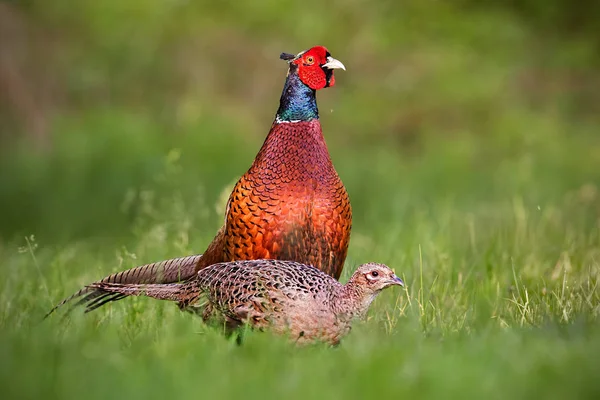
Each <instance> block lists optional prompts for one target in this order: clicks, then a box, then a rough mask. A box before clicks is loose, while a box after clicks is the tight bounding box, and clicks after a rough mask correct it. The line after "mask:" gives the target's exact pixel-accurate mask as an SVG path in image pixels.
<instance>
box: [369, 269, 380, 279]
mask: <svg viewBox="0 0 600 400" xmlns="http://www.w3.org/2000/svg"><path fill="white" fill-rule="evenodd" d="M371 276H372V277H374V278H377V277H378V276H379V272H377V271H373V272H371Z"/></svg>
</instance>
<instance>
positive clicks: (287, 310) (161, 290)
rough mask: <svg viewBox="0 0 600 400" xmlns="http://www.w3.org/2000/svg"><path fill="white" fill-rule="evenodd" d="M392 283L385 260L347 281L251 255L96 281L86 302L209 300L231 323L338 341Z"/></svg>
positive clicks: (186, 303)
mask: <svg viewBox="0 0 600 400" xmlns="http://www.w3.org/2000/svg"><path fill="white" fill-rule="evenodd" d="M392 285H400V286H403V285H404V284H403V282H402V280H400V278H398V277H397V276H396V275H395V274H394V272H393V271H392V270H391V269H389V268H388V267H387V266H385V265H383V264H376V263H368V264H363V265H361V266H359V267H358V269H357V270H356V272H355V273H354V275H352V277H351V278H350V280H349V281H348V283H347V284H345V285H342V284H341V283H339V282H338V281H336V280H335V279H333V278H332V277H331V276H329V275H327V274H325V273H323V272H321V271H319V270H318V269H316V268H313V267H311V266H308V265H305V264H301V263H297V262H291V261H277V260H249V261H235V262H228V263H219V264H214V265H211V266H209V267H207V268H204V269H202V270H201V271H199V272H198V273H197V275H196V276H195V277H194V278H192V279H190V280H188V281H186V282H183V283H172V284H150V285H123V284H118V283H117V284H115V283H94V284H91V285H89V286H88V287H87V288H88V290H90V291H91V292H90V293H89V294H88V295H87V296H86V297H84V298H83V300H82V301H80V303H85V304H86V305H87V309H88V311H89V310H92V309H94V308H96V307H97V306H98V302H97V300H98V299H103V300H104V301H106V300H108V301H110V300H111V298H114V297H117V298H118V297H119V296H131V295H134V296H149V297H153V298H156V299H162V300H172V301H177V302H178V303H179V305H180V306H181V307H182V308H191V307H194V306H197V305H198V304H206V302H207V303H208V304H207V306H208V307H210V308H212V309H214V310H215V311H217V314H218V315H219V316H221V317H222V318H224V320H225V322H226V324H227V327H229V328H230V329H233V328H236V327H238V326H240V325H242V324H244V323H247V324H249V325H251V326H252V327H254V328H259V329H263V328H268V329H272V330H273V331H274V332H276V333H280V334H289V335H290V337H291V338H292V339H293V340H295V341H298V342H300V343H302V342H308V341H322V342H327V343H331V344H336V343H338V342H339V340H340V338H341V337H342V336H344V335H345V334H346V333H347V332H348V331H349V330H350V326H351V323H352V320H353V319H355V318H360V317H362V316H363V315H364V314H365V313H366V312H367V310H368V308H369V306H370V304H371V302H372V301H373V300H374V299H375V297H376V296H377V294H379V293H380V292H381V291H382V290H383V289H385V288H386V287H389V286H392ZM204 300H205V301H204ZM201 311H202V310H201Z"/></svg>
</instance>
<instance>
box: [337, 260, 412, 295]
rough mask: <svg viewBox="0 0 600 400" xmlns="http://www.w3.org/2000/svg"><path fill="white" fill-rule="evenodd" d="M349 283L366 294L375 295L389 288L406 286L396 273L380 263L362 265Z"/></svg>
mask: <svg viewBox="0 0 600 400" xmlns="http://www.w3.org/2000/svg"><path fill="white" fill-rule="evenodd" d="M348 283H352V284H353V285H356V286H358V287H360V288H361V289H362V290H363V292H364V293H374V294H376V293H379V292H380V291H382V290H383V289H385V288H387V287H389V286H393V285H398V286H404V282H403V281H402V279H400V278H398V277H397V276H396V274H394V271H392V270H391V269H390V268H389V267H388V266H387V265H384V264H378V263H367V264H362V265H361V266H360V267H358V269H357V270H356V272H354V275H352V278H350V282H348Z"/></svg>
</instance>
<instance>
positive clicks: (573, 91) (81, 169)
mask: <svg viewBox="0 0 600 400" xmlns="http://www.w3.org/2000/svg"><path fill="white" fill-rule="evenodd" d="M594 7H595V6H593V7H592V8H586V9H585V11H581V10H582V9H581V6H580V5H578V4H576V3H571V2H566V1H563V0H553V1H552V2H550V3H547V2H540V1H535V0H532V1H526V2H501V3H499V2H492V1H483V2H472V1H466V0H457V1H452V2H439V1H432V0H427V1H417V0H405V1H377V2H367V1H361V0H355V1H350V2H348V1H343V2H342V1H331V2H327V3H322V2H318V1H316V0H310V1H304V2H297V1H296V2H293V1H271V0H260V1H255V2H241V3H240V2H233V1H220V2H210V1H184V0H153V1H147V0H144V1H142V0H130V1H127V2H122V1H116V0H105V1H101V2H98V1H92V0H79V1H77V2H72V1H67V0H55V1H51V2H50V1H45V0H23V1H16V0H14V1H4V2H2V3H0V88H1V89H2V90H0V106H1V107H0V121H1V122H2V123H0V143H1V150H0V167H1V170H0V190H1V196H0V220H1V221H2V223H1V224H0V236H2V237H4V238H7V239H10V238H12V237H14V236H15V235H24V234H30V233H35V234H38V235H43V237H44V238H45V239H46V240H59V239H61V238H63V239H70V238H74V237H85V236H89V235H104V234H107V235H118V234H125V235H126V234H127V232H129V229H128V228H129V227H130V226H131V223H132V222H133V221H135V219H136V215H138V214H139V212H140V208H141V206H140V205H139V204H138V202H137V201H132V200H126V199H129V198H130V197H127V196H130V195H128V193H132V192H135V193H140V192H143V191H144V190H153V191H154V192H158V193H170V192H172V191H174V192H178V193H179V195H181V197H182V199H183V200H182V201H184V202H185V204H186V205H187V206H188V207H192V208H193V205H194V204H195V201H197V200H196V199H197V198H198V196H199V195H198V193H205V194H204V195H203V196H206V197H207V198H206V199H204V200H202V201H207V202H208V203H209V204H212V202H214V201H217V195H218V194H219V193H220V192H221V190H222V186H223V185H226V184H228V183H229V182H230V181H231V180H233V179H235V177H236V176H239V174H241V173H242V172H243V171H244V170H245V168H247V166H248V165H249V163H250V161H251V160H252V157H253V155H254V154H255V152H256V150H257V149H258V147H259V146H260V143H261V141H262V139H263V138H264V136H265V134H266V132H267V131H268V128H269V126H270V122H271V120H272V118H273V114H274V112H275V110H276V107H277V101H278V98H279V93H280V90H281V86H282V84H283V79H284V76H285V64H283V63H282V62H281V61H279V60H278V58H277V56H278V54H279V53H280V52H281V51H287V52H298V51H300V50H303V49H305V48H308V47H310V46H312V45H315V44H323V45H326V46H327V47H328V48H329V49H330V50H331V52H332V53H333V54H334V55H335V56H336V57H337V58H339V59H341V60H342V61H343V62H344V63H345V64H346V65H347V66H348V71H347V72H340V73H339V74H338V80H337V82H338V84H337V86H336V87H335V88H333V89H330V90H326V91H323V92H322V93H320V94H319V104H320V109H321V115H322V117H323V118H322V121H323V124H324V129H325V134H326V137H327V139H328V141H329V142H330V147H331V151H332V153H333V155H334V157H335V162H336V165H337V166H338V169H339V170H340V173H341V174H342V175H346V176H347V175H348V173H345V174H344V168H352V163H348V162H347V161H346V160H347V159H353V158H356V157H373V158H381V159H382V160H387V161H386V162H388V163H390V164H392V165H398V167H404V168H410V167H411V166H413V167H414V166H416V165H418V163H419V162H421V161H419V158H420V157H425V158H424V160H425V161H422V162H423V163H425V164H427V163H429V164H431V165H432V168H430V171H429V172H427V173H428V174H431V176H432V178H431V179H441V178H440V177H439V176H436V175H435V174H436V173H441V172H442V171H440V170H437V169H436V167H435V165H438V164H437V163H443V162H447V161H444V160H447V159H452V157H454V155H453V154H456V157H457V161H456V162H457V164H456V167H455V168H456V169H455V170H454V173H455V175H452V176H451V178H450V179H449V182H450V183H449V184H448V185H449V187H450V188H454V189H450V190H454V192H456V193H460V190H459V189H458V186H459V183H458V181H457V179H460V176H459V175H457V174H464V173H466V172H467V171H470V168H472V167H473V165H474V164H475V165H477V169H479V170H480V175H481V176H480V180H479V181H478V182H477V185H473V187H472V188H471V190H475V191H476V192H478V190H477V187H487V184H488V183H489V182H490V181H489V180H488V179H486V176H485V175H486V174H488V173H497V171H499V170H500V171H501V170H502V169H503V168H504V169H505V170H506V171H507V172H506V173H507V174H509V175H510V174H516V175H515V176H514V177H511V178H510V179H514V181H515V182H522V183H523V182H524V183H523V185H527V184H529V183H530V179H532V177H533V176H534V175H532V173H531V171H530V169H531V168H534V167H532V165H536V162H537V161H539V160H540V159H544V160H547V162H544V165H548V167H549V168H555V169H557V171H556V172H557V173H561V171H559V170H558V167H556V165H562V164H561V161H560V160H561V159H565V158H566V157H567V155H565V154H564V152H563V150H564V149H565V148H573V150H572V151H575V152H579V151H585V152H589V156H590V157H597V156H598V151H597V146H598V141H597V140H596V137H597V136H598V126H599V123H600V117H599V116H600V94H599V93H600V90H599V89H600V76H599V74H598V73H597V67H598V58H597V54H598V51H597V50H598V37H597V35H596V34H595V30H594V29H593V28H594V27H595V24H596V21H597V19H596V18H595V16H594V11H595V10H596V9H597V7H596V8H594ZM173 149H181V157H180V159H179V160H178V162H179V163H180V166H179V168H180V169H181V170H180V171H179V173H178V175H177V177H174V178H172V179H171V180H170V181H169V182H168V183H169V184H166V183H165V182H162V183H160V182H157V179H156V177H157V176H158V175H160V174H161V173H162V171H163V169H162V168H163V166H164V162H165V161H164V160H165V159H166V158H167V155H168V154H169V152H170V151H172V150H173ZM368 149H371V150H369V151H367V150H368ZM434 153H437V154H438V157H437V158H436V159H433V158H432V157H429V155H431V154H434ZM398 158H402V159H403V160H404V161H403V162H400V163H397V162H396V161H395V160H396V159H398ZM439 158H441V159H442V161H439ZM436 160H437V161H436ZM513 162H514V164H512V163H513ZM565 162H567V161H565ZM569 162H570V161H569ZM573 162H575V161H573ZM411 163H413V164H411ZM414 163H417V164H414ZM506 163H508V165H510V166H511V167H506V165H505V164H506ZM503 165H504V166H503ZM517 165H518V166H517ZM512 167H514V168H518V170H513V169H511V168H512ZM363 168H368V167H366V166H363ZM578 168H579V166H573V171H572V173H573V175H575V176H578V175H579V171H578V170H577V169H578ZM585 168H587V167H585ZM590 168H591V167H590ZM528 171H529V172H528ZM356 173H359V174H360V173H361V172H360V171H358V172H356ZM424 173H425V172H424ZM528 174H529V175H528ZM584 175H585V174H584ZM548 176H550V175H549V174H548ZM548 179H550V178H548ZM345 180H346V181H349V182H348V184H349V185H353V182H352V180H350V178H345ZM576 180H577V184H584V183H585V182H584V181H585V179H576ZM592 181H593V182H592V183H594V184H595V183H596V181H595V180H594V179H592ZM355 182H357V184H359V181H358V179H356V180H355ZM401 183H402V184H407V183H406V182H397V181H393V182H392V183H387V184H401ZM380 184H383V183H380ZM506 184H507V185H516V184H517V183H511V182H510V181H508V180H507V181H506ZM550 185H551V186H552V183H550ZM573 186H575V183H573ZM571 189H574V187H573V188H571ZM416 190H422V191H423V196H424V197H427V196H431V195H434V194H433V193H434V190H435V189H434V188H432V187H429V186H427V185H426V184H424V185H423V187H422V188H419V187H417V188H416ZM481 192H482V193H483V192H484V191H481ZM351 194H352V193H351ZM463 194H464V193H463ZM354 196H355V197H356V196H357V195H356V194H354ZM465 196H466V194H465ZM357 201H360V200H357ZM123 202H127V204H128V206H127V207H124V206H123ZM214 219H215V220H218V217H217V216H215V217H214ZM215 224H218V223H215Z"/></svg>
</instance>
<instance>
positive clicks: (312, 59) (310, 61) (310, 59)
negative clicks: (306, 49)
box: [306, 56, 315, 65]
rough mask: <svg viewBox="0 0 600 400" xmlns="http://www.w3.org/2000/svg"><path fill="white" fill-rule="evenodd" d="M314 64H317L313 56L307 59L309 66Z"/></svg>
mask: <svg viewBox="0 0 600 400" xmlns="http://www.w3.org/2000/svg"><path fill="white" fill-rule="evenodd" d="M314 62H315V59H314V58H313V56H308V57H306V63H307V64H309V65H310V64H312V63H314Z"/></svg>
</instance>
